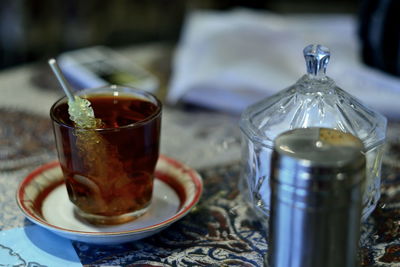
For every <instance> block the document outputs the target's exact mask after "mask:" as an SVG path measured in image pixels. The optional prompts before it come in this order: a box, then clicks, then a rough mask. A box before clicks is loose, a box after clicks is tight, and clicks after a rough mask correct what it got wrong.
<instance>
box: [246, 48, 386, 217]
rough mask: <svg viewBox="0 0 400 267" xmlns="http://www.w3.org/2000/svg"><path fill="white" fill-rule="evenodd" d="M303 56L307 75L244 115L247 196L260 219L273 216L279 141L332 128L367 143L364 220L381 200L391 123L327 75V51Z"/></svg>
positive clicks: (310, 50)
mask: <svg viewBox="0 0 400 267" xmlns="http://www.w3.org/2000/svg"><path fill="white" fill-rule="evenodd" d="M303 52H304V57H305V60H306V65H307V72H308V73H307V74H305V75H304V76H303V77H301V78H300V79H299V80H298V81H297V82H296V83H295V84H294V85H292V86H290V87H289V88H286V89H284V90H282V91H280V92H278V93H277V94H275V95H273V96H270V97H267V98H265V99H263V100H261V101H260V102H258V103H255V104H253V105H251V106H250V107H248V108H247V109H246V110H245V111H244V112H243V113H242V116H241V119H240V128H241V130H242V135H243V142H242V159H243V173H242V179H243V180H242V182H243V183H242V188H241V190H242V193H244V194H245V195H246V196H247V199H248V200H249V201H250V203H251V205H252V206H253V207H254V208H255V210H256V213H257V214H258V215H260V216H261V217H265V216H268V214H269V199H270V188H269V176H270V157H271V154H272V148H273V142H274V139H275V138H276V137H277V136H278V135H279V134H280V133H282V132H284V131H287V130H291V129H295V128H308V127H324V128H333V129H336V130H340V131H343V132H347V133H351V134H352V135H354V136H357V137H358V138H359V139H361V140H362V142H363V144H364V147H365V155H366V159H367V181H366V185H365V193H364V195H363V212H362V219H363V220H365V219H366V218H367V217H368V216H369V215H370V214H371V212H372V211H373V210H374V208H375V207H376V204H377V202H378V200H379V198H380V181H381V179H380V174H381V163H382V156H383V149H384V142H385V138H386V124H387V121H386V118H385V117H384V116H382V115H381V114H379V113H378V112H376V111H374V110H372V109H370V108H368V107H366V106H364V105H363V104H362V103H361V102H360V101H359V100H357V99H356V98H355V97H354V96H352V95H350V94H348V93H346V92H345V91H343V90H342V89H340V88H339V87H337V86H336V84H335V82H334V81H333V80H332V79H331V78H329V77H328V76H326V75H325V72H326V67H327V65H328V62H329V58H330V52H329V49H328V48H326V47H324V46H321V45H309V46H307V47H306V48H304V51H303Z"/></svg>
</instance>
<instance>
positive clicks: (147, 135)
mask: <svg viewBox="0 0 400 267" xmlns="http://www.w3.org/2000/svg"><path fill="white" fill-rule="evenodd" d="M131 90H133V91H131ZM87 93H88V94H87V95H85V96H84V97H85V98H87V99H88V100H89V101H90V102H91V106H92V108H93V110H94V114H95V117H96V118H99V119H101V121H102V124H101V127H100V128H98V129H79V128H76V127H74V123H73V122H72V121H71V120H70V119H69V114H68V105H67V102H66V100H65V99H61V100H59V101H58V102H57V103H55V104H54V106H53V107H52V109H51V117H52V119H53V126H54V134H55V137H56V144H57V149H58V154H59V160H60V163H61V167H62V170H63V173H64V177H65V181H66V186H67V191H68V194H69V197H70V200H71V201H72V202H73V203H74V204H75V206H76V207H77V210H76V211H77V214H78V215H79V216H80V217H83V218H85V219H86V220H88V221H89V222H92V223H96V224H115V223H121V222H125V221H129V220H132V219H134V218H135V217H137V216H140V215H141V214H143V213H144V212H145V211H146V209H147V207H148V205H149V204H150V201H151V197H152V192H153V180H154V170H155V166H156V163H157V160H158V155H159V137H160V126H161V104H160V102H159V101H158V100H157V99H156V98H155V97H154V96H152V95H151V94H148V93H146V92H142V91H139V93H138V92H137V91H136V90H134V89H131V88H125V87H116V88H115V87H111V88H102V89H99V90H96V89H92V90H90V92H87Z"/></svg>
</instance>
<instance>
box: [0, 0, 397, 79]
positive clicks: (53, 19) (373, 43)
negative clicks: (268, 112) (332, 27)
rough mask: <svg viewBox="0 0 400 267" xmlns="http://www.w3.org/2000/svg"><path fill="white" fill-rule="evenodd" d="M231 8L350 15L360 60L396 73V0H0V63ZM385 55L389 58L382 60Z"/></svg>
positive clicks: (164, 38) (175, 28) (113, 41)
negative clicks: (356, 24)
mask: <svg viewBox="0 0 400 267" xmlns="http://www.w3.org/2000/svg"><path fill="white" fill-rule="evenodd" d="M236 7H246V8H250V9H257V10H268V11H272V12H276V13H278V14H287V13H346V14H354V16H356V17H357V18H358V19H359V22H360V23H359V26H360V30H359V34H360V41H361V42H360V43H361V44H362V55H363V57H364V61H365V62H366V63H367V64H368V65H372V66H377V67H378V68H380V69H382V70H385V71H387V72H389V73H391V74H396V75H400V63H399V62H400V52H399V50H400V48H399V47H400V45H399V40H400V16H397V15H396V14H399V12H400V1H398V0H324V1H320V0H187V1H185V0H114V1H108V0H85V1H79V0H68V1H65V0H63V1H62V0H3V1H1V3H0V69H3V68H7V67H10V66H13V65H16V64H20V63H25V62H31V61H36V60H42V59H46V58H48V57H50V56H54V55H57V54H59V53H61V52H63V51H67V50H72V49H76V48H81V47H87V46H93V45H98V44H102V45H107V46H110V47H119V46H127V45H133V44H141V43H149V42H160V41H161V42H168V43H171V44H175V43H176V42H177V41H178V39H179V35H180V32H181V28H182V25H183V22H184V20H185V16H186V15H187V14H189V13H190V12H191V11H194V10H199V9H212V10H229V9H233V8H236ZM371 21H374V23H371ZM377 51H378V52H379V51H381V53H376V52H377ZM374 56H375V58H374ZM388 57H390V59H389V61H390V62H389V63H388V62H385V60H382V58H388Z"/></svg>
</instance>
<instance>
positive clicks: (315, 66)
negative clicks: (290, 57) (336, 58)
mask: <svg viewBox="0 0 400 267" xmlns="http://www.w3.org/2000/svg"><path fill="white" fill-rule="evenodd" d="M303 54H304V58H305V60H306V64H307V73H308V74H310V75H312V76H316V77H323V76H325V73H326V67H327V66H328V63H329V59H330V56H331V53H330V51H329V48H327V47H325V46H322V45H315V44H312V45H308V46H306V47H305V48H304V50H303Z"/></svg>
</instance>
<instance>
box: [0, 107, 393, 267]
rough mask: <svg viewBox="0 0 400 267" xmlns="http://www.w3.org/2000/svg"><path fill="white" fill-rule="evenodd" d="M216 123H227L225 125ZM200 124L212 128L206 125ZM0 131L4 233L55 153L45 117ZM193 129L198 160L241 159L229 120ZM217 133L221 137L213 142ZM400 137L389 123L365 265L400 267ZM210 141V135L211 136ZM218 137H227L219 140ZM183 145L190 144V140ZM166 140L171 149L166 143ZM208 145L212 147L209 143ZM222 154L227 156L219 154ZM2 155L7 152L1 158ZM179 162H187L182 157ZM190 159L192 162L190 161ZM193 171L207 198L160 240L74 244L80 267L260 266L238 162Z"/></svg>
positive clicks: (15, 223)
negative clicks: (19, 191)
mask: <svg viewBox="0 0 400 267" xmlns="http://www.w3.org/2000/svg"><path fill="white" fill-rule="evenodd" d="M167 113H168V114H169V115H167V116H166V117H167V120H169V122H170V124H174V123H175V124H176V122H174V121H173V118H175V119H177V120H179V121H181V120H182V119H185V118H186V119H187V117H185V116H198V115H194V114H189V115H187V114H186V115H183V114H181V113H177V112H176V111H172V110H169V111H167ZM171 114H173V116H171ZM202 116H205V117H207V116H206V115H204V114H203V115H200V117H197V118H203V119H204V117H202ZM217 119H218V120H219V121H221V120H222V121H224V119H226V118H222V117H219V118H216V120H217ZM16 120H17V121H19V123H18V124H10V121H16ZM200 121H201V120H200ZM205 121H207V123H208V124H209V126H211V124H212V122H211V121H210V120H205ZM33 122H34V123H33ZM210 123H211V124H210ZM12 125H13V126H12ZM0 126H1V127H0V129H1V132H0V134H1V135H2V136H1V137H2V139H0V140H2V141H1V142H0V146H1V148H2V149H0V151H1V152H2V153H0V159H1V161H0V162H1V165H0V199H1V201H0V208H1V210H2V213H1V215H0V226H1V229H10V228H13V227H21V226H24V225H26V224H30V222H28V221H27V220H26V219H24V217H23V215H22V213H21V212H20V211H19V210H18V208H16V205H15V200H14V194H15V190H16V187H17V184H18V183H19V182H20V181H21V180H22V179H23V177H24V176H25V175H26V174H27V173H29V172H30V171H31V170H32V169H33V168H35V167H36V166H37V165H39V164H42V163H44V162H46V161H48V160H51V159H54V158H55V151H54V146H53V139H52V132H51V128H50V125H49V123H48V119H47V118H46V117H42V116H39V115H34V114H26V113H23V112H22V113H21V112H19V111H15V110H4V109H3V110H0ZM6 126H7V127H6ZM11 126H12V127H11ZM188 126H190V125H188V124H186V126H185V127H188ZM214 126H215V125H214ZM177 127H178V126H177ZM182 127H183V126H182ZM193 127H194V126H193ZM193 127H191V131H192V132H191V134H190V135H191V136H192V138H194V139H192V141H193V140H194V141H196V142H197V143H199V142H200V143H201V140H202V138H205V139H206V140H208V141H207V144H208V146H209V147H208V148H207V149H205V150H203V151H193V153H194V154H196V156H197V157H201V156H203V157H210V155H214V156H216V157H218V153H222V154H220V155H221V156H224V157H225V158H226V155H225V154H226V153H235V154H237V153H238V151H237V149H238V147H237V146H238V140H237V137H238V136H237V133H235V131H234V130H232V129H233V128H230V127H234V126H233V124H232V123H231V122H229V120H225V122H224V123H222V124H220V127H222V128H224V129H225V130H221V129H219V130H217V128H215V127H216V126H215V127H214V128H213V127H211V128H210V129H212V132H213V133H211V132H207V131H204V129H202V128H196V129H195V128H193ZM174 128H175V127H174ZM5 129H7V130H5ZM28 129H30V130H28ZM175 130H176V129H175ZM166 131H167V134H168V135H169V136H171V135H172V136H173V134H174V133H173V132H169V131H172V130H171V129H168V127H167V128H166ZM227 131H228V132H229V134H228V133H227ZM215 132H217V133H218V134H216V135H215ZM399 133H400V125H399V124H391V125H390V128H389V142H388V145H387V153H386V155H385V157H384V165H383V173H382V179H383V180H382V182H383V184H382V198H381V201H380V203H379V207H378V208H377V209H376V210H375V212H374V213H373V215H372V216H371V218H370V219H369V220H368V222H367V223H366V224H364V225H363V234H364V235H365V236H366V237H367V238H366V240H365V242H364V244H363V246H362V248H361V258H362V266H400V232H399V229H400V137H399ZM213 134H214V136H212V137H210V135H213ZM15 135H18V136H19V138H18V139H15V140H12V139H10V136H15ZM223 135H225V138H222V137H221V136H223ZM196 136H197V138H199V139H198V140H196ZM5 137H8V138H5ZM187 138H188V140H189V137H187ZM166 139H167V140H166V141H167V142H168V141H169V139H168V136H167V137H166ZM210 139H211V140H214V141H212V142H211V143H210V141H209V140H210ZM220 139H221V140H220ZM4 140H6V141H4ZM216 140H219V141H216ZM181 141H182V140H181ZM194 141H193V142H194ZM171 142H172V141H171ZM196 142H194V143H196ZM218 142H220V143H219V149H215V148H214V150H212V151H211V148H210V147H215V146H216V144H217V143H218ZM175 145H177V144H173V142H172V144H170V146H169V147H168V146H166V147H164V150H165V151H168V150H169V149H170V150H174V149H175V148H174V147H173V146H175ZM171 146H172V147H171ZM194 147H196V146H194ZM198 147H199V148H198V149H200V147H204V144H203V145H201V144H198ZM217 147H218V146H217ZM223 147H225V148H226V150H225V151H223V152H220V150H222V148H223ZM203 149H204V148H203ZM6 151H8V152H7V153H5V152H6ZM207 151H208V152H207ZM218 151H219V152H218ZM180 153H184V152H183V151H180ZM187 153H190V151H188V152H187ZM207 153H209V154H207ZM224 153H225V154H224ZM176 155H178V154H176ZM182 158H188V156H185V155H183V156H182ZM191 160H193V159H189V161H191ZM198 168H199V170H200V173H201V175H202V176H203V180H204V194H203V196H202V198H201V200H200V202H199V203H198V205H197V206H196V207H195V208H194V209H193V210H192V211H191V212H190V213H189V214H188V215H187V216H186V217H184V218H183V219H182V220H180V221H178V222H176V223H175V224H173V225H172V226H170V227H169V228H167V229H165V230H164V231H162V232H160V233H159V234H156V235H154V236H151V237H149V238H146V239H143V240H140V241H136V242H131V243H126V244H121V245H113V246H99V245H92V244H86V243H81V242H73V246H74V248H75V250H76V252H77V254H78V256H79V258H80V259H81V262H82V264H84V265H85V266H262V263H263V255H264V254H265V253H267V250H268V249H267V244H266V238H267V235H266V233H265V231H264V230H263V227H262V225H263V224H265V222H262V221H259V220H258V219H257V218H256V217H255V215H254V214H253V213H252V211H251V210H250V209H249V208H248V206H247V204H246V203H245V201H244V200H243V197H242V195H241V194H240V192H239V190H238V181H239V177H240V164H239V162H238V158H237V157H231V158H229V160H226V161H225V162H224V163H223V162H220V163H219V164H217V166H215V165H214V166H210V167H205V164H204V163H203V166H199V167H198Z"/></svg>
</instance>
